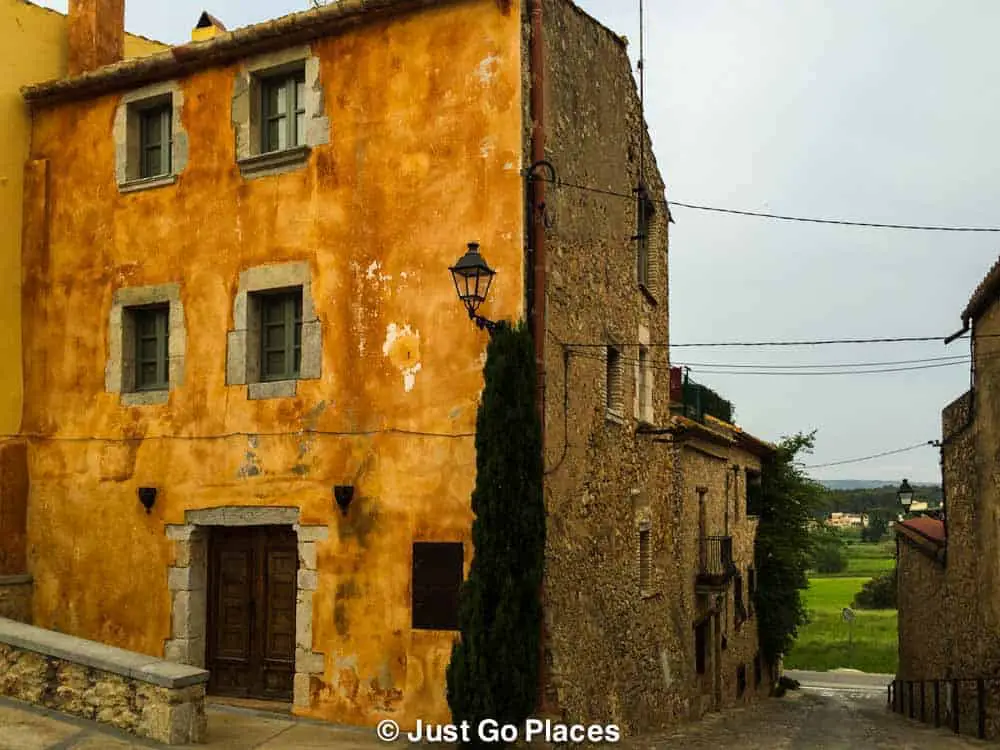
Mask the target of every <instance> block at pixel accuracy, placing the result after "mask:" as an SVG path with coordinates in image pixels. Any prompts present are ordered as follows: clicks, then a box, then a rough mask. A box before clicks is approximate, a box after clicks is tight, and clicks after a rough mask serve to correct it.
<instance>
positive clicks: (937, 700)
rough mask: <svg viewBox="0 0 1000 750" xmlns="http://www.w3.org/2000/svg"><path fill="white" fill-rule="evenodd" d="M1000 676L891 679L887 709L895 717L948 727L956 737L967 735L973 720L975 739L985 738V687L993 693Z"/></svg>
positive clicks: (999, 681)
mask: <svg viewBox="0 0 1000 750" xmlns="http://www.w3.org/2000/svg"><path fill="white" fill-rule="evenodd" d="M997 683H1000V677H974V678H964V679H941V680H893V681H892V682H891V683H889V688H888V691H889V708H890V709H891V710H892V711H894V712H896V713H897V714H902V715H904V716H909V717H910V718H911V719H919V720H920V721H922V722H924V723H927V724H929V723H933V724H934V726H935V727H940V726H947V727H951V730H952V731H953V732H954V733H955V734H961V733H962V730H963V729H964V730H965V732H966V733H970V732H969V730H970V729H971V727H970V726H969V724H970V720H972V719H974V720H975V727H976V736H977V737H978V738H979V739H981V740H984V739H987V737H986V696H987V686H988V685H989V686H990V692H991V693H993V692H995V687H993V686H995V685H996V684H997Z"/></svg>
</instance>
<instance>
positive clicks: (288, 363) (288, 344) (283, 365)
mask: <svg viewBox="0 0 1000 750" xmlns="http://www.w3.org/2000/svg"><path fill="white" fill-rule="evenodd" d="M260 323H261V325H260V332H261V338H260V341H261V352H260V355H261V356H260V366H261V380H293V379H294V378H297V377H298V376H299V371H300V368H301V365H302V290H301V289H297V290H295V291H294V292H281V293H277V294H263V295H261V296H260Z"/></svg>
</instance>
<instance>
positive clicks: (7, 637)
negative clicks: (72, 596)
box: [0, 617, 209, 689]
mask: <svg viewBox="0 0 1000 750" xmlns="http://www.w3.org/2000/svg"><path fill="white" fill-rule="evenodd" d="M0 644H7V645H9V646H13V647H14V648H19V649H22V650H25V651H32V652H34V653H38V654H42V655H44V656H51V657H54V658H56V659H62V660H63V661H67V662H71V663H74V664H81V665H84V666H87V667H92V668H94V669H99V670H102V671H104V672H110V673H112V674H117V675H121V676H122V677H128V678H131V679H135V680H138V681H139V682H145V683H148V684H151V685H157V686H159V687H164V688H168V689H177V688H184V687H189V686H191V685H200V684H204V683H206V682H208V676H209V675H208V672H207V671H206V670H204V669H198V668H197V667H191V666H187V665H185V664H174V663H172V662H168V661H164V660H163V659H156V658H154V657H152V656H146V655H145V654H138V653H135V652H134V651H126V650H125V649H121V648H115V647H114V646H107V645H105V644H103V643H96V642H94V641H86V640H84V639H82V638H77V637H75V636H72V635H65V634H64V633H56V632H54V631H51V630H43V629H42V628H36V627H34V626H32V625H25V624H23V623H20V622H15V621H14V620H8V619H6V618H2V617H0Z"/></svg>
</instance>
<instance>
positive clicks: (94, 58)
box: [68, 0, 125, 76]
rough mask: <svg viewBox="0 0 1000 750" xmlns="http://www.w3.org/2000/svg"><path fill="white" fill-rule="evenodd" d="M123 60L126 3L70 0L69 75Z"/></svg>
mask: <svg viewBox="0 0 1000 750" xmlns="http://www.w3.org/2000/svg"><path fill="white" fill-rule="evenodd" d="M124 57H125V0H69V61H68V72H69V75H71V76H77V75H80V74H81V73H86V72H88V71H90V70H96V69H97V68H100V67H102V66H104V65H111V64H113V63H116V62H121V60H122V59H123V58H124Z"/></svg>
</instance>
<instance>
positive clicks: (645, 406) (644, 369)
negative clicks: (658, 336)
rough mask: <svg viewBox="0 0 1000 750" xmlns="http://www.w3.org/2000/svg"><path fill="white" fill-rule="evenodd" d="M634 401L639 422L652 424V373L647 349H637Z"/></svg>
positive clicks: (644, 347) (641, 347)
mask: <svg viewBox="0 0 1000 750" xmlns="http://www.w3.org/2000/svg"><path fill="white" fill-rule="evenodd" d="M635 389H636V399H637V402H638V408H637V412H638V413H637V414H636V417H637V418H638V420H639V421H640V422H645V423H646V424H652V423H653V371H652V364H651V362H650V354H649V347H647V346H640V347H639V359H638V362H637V364H636V384H635Z"/></svg>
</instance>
